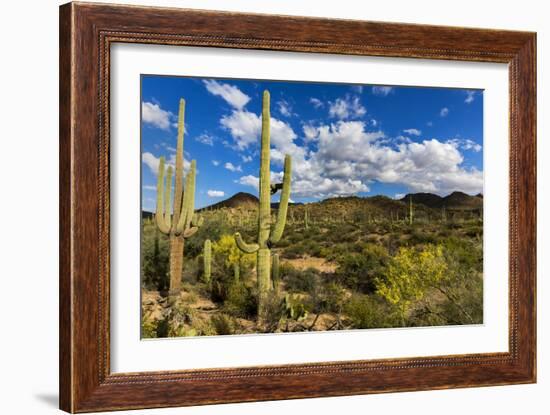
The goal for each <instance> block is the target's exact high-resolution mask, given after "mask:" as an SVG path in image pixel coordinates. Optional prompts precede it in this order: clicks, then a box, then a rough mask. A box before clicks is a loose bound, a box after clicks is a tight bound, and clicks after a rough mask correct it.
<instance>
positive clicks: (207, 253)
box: [202, 239, 212, 284]
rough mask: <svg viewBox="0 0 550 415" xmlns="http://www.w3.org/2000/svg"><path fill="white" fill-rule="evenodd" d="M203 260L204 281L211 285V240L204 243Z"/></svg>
mask: <svg viewBox="0 0 550 415" xmlns="http://www.w3.org/2000/svg"><path fill="white" fill-rule="evenodd" d="M202 260H203V279H204V282H205V283H207V284H208V283H210V279H211V278H212V243H211V242H210V239H207V240H206V241H204V248H203V254H202Z"/></svg>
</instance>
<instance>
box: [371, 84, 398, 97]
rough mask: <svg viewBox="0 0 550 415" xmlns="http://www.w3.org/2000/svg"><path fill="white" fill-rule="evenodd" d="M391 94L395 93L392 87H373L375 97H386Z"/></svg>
mask: <svg viewBox="0 0 550 415" xmlns="http://www.w3.org/2000/svg"><path fill="white" fill-rule="evenodd" d="M391 92H393V87H391V86H373V87H372V93H373V94H374V95H378V96H381V97H386V96H388V95H389V94H390V93H391Z"/></svg>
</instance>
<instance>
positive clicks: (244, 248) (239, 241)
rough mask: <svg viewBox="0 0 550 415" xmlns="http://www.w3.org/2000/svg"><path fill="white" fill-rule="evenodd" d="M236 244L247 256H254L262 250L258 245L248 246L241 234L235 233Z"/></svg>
mask: <svg viewBox="0 0 550 415" xmlns="http://www.w3.org/2000/svg"><path fill="white" fill-rule="evenodd" d="M235 243H236V244H237V247H238V248H239V249H240V250H241V251H243V252H244V253H245V254H253V253H254V252H257V251H258V249H260V246H259V245H258V244H247V243H246V242H245V241H244V240H243V237H242V236H241V234H240V233H239V232H237V233H235Z"/></svg>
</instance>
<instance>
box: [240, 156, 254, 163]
mask: <svg viewBox="0 0 550 415" xmlns="http://www.w3.org/2000/svg"><path fill="white" fill-rule="evenodd" d="M241 160H242V161H243V163H250V162H251V161H252V156H245V155H242V156H241Z"/></svg>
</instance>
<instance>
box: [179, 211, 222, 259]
mask: <svg viewBox="0 0 550 415" xmlns="http://www.w3.org/2000/svg"><path fill="white" fill-rule="evenodd" d="M232 233H233V230H232V228H231V227H230V225H229V224H228V222H227V221H226V220H224V219H223V217H222V216H221V215H216V216H214V215H205V220H204V223H203V225H202V226H201V227H200V228H199V230H198V231H197V233H196V234H195V235H193V237H192V238H189V239H186V240H185V250H184V256H185V258H194V257H196V256H197V255H199V254H201V253H202V250H203V247H204V241H205V240H206V239H210V240H211V241H215V240H218V239H220V238H221V237H222V235H227V234H232Z"/></svg>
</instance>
